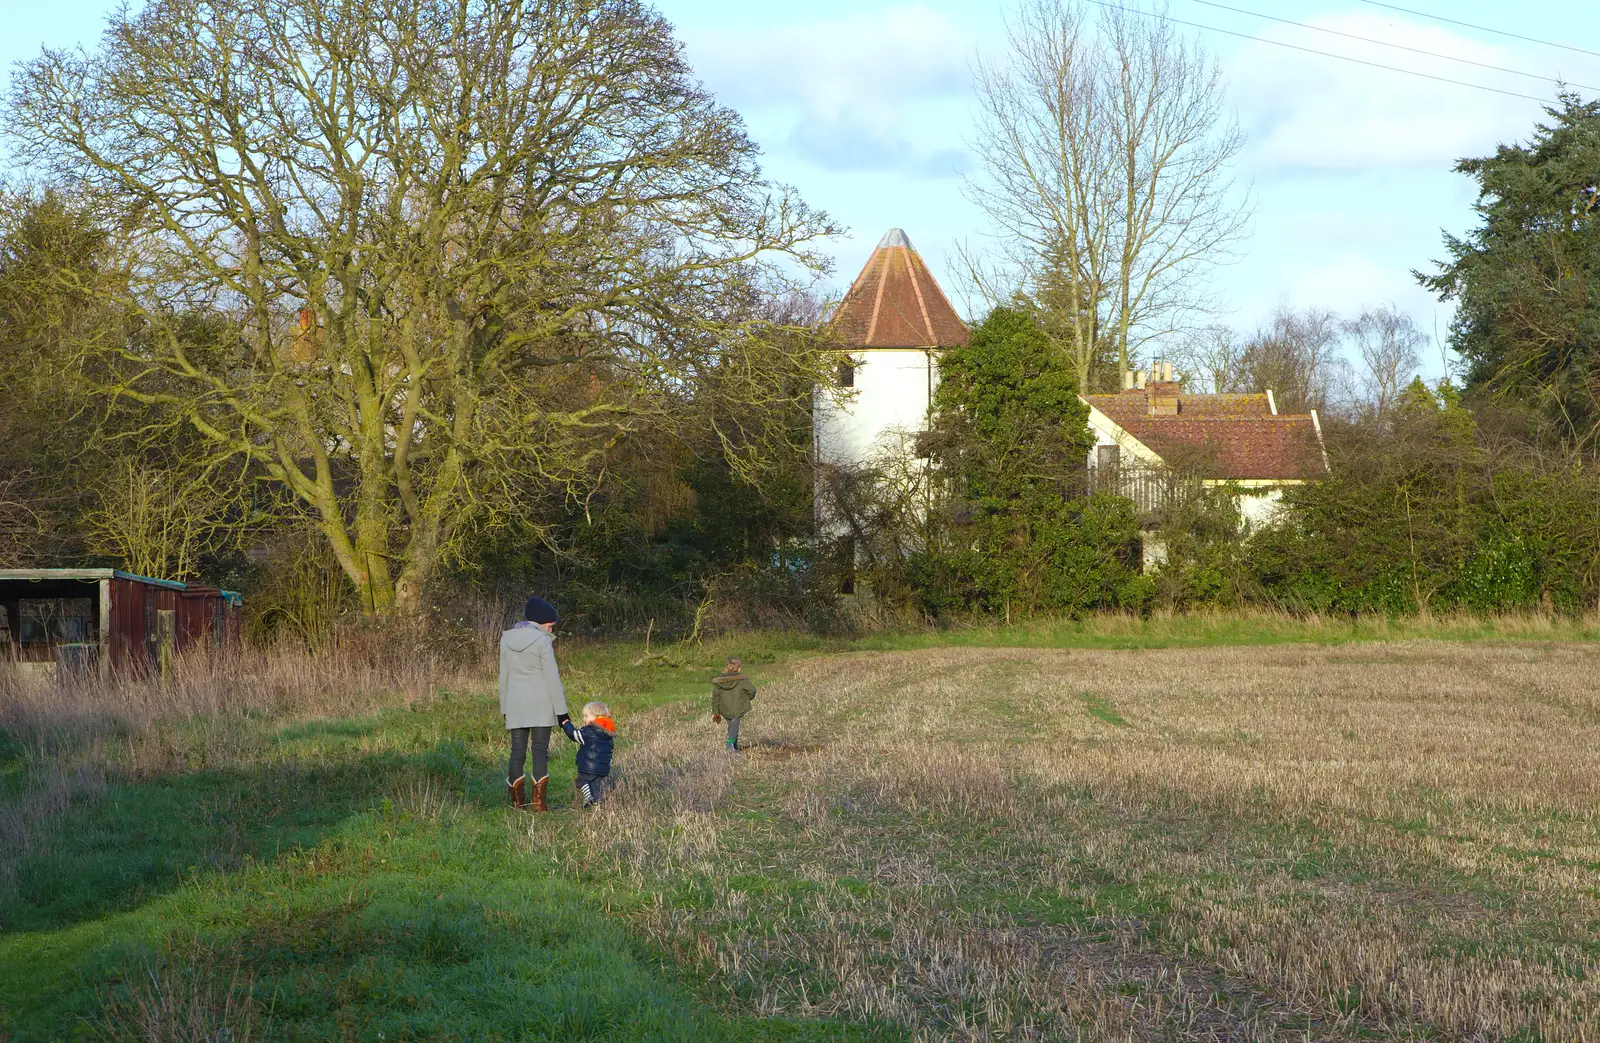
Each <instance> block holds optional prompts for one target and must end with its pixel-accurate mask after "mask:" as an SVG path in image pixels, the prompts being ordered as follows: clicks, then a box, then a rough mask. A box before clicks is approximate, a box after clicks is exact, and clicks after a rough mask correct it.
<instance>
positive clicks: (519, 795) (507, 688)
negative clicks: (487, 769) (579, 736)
mask: <svg viewBox="0 0 1600 1043" xmlns="http://www.w3.org/2000/svg"><path fill="white" fill-rule="evenodd" d="M522 615H523V621H522V622H521V623H518V624H517V625H516V626H514V627H512V628H511V629H510V630H507V631H506V632H505V633H504V634H502V635H501V636H500V712H501V713H502V714H504V715H505V718H506V730H507V731H509V732H510V733H511V762H510V764H508V765H507V767H506V789H507V790H508V791H509V792H510V795H511V805H512V807H515V808H526V807H528V806H530V805H531V806H532V807H533V810H535V811H549V810H550V807H549V805H548V804H546V803H545V799H544V794H545V788H546V787H547V786H548V785H549V783H550V772H549V760H550V729H551V728H554V727H555V726H556V725H558V724H565V723H566V722H568V721H569V720H571V718H570V717H568V716H567V696H566V692H565V691H564V690H563V689H562V687H561V672H560V671H559V670H558V669H556V648H555V636H554V635H555V629H556V620H557V616H556V610H555V607H554V606H553V605H551V604H550V603H549V602H548V601H545V600H544V599H543V598H529V599H528V604H527V605H526V606H525V607H524V609H523V613H522ZM530 747H531V752H532V754H533V764H532V770H531V771H530V772H529V773H528V774H526V775H524V774H523V773H522V762H523V758H524V757H525V756H526V755H527V753H528V752H529V751H530ZM530 795H531V798H532V799H531V800H530V799H529V798H530Z"/></svg>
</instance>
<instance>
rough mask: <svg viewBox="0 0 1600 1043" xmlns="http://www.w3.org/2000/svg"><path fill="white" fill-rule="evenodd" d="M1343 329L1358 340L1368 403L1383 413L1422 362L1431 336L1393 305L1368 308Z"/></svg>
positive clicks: (1380, 413)
mask: <svg viewBox="0 0 1600 1043" xmlns="http://www.w3.org/2000/svg"><path fill="white" fill-rule="evenodd" d="M1344 330H1345V333H1346V335H1348V336H1349V338H1350V339H1351V340H1352V341H1353V342H1354V343H1355V348H1356V356H1357V359H1358V360H1359V362H1360V364H1361V383H1362V392H1363V398H1364V399H1365V402H1366V405H1367V406H1368V407H1370V408H1371V409H1372V411H1373V412H1374V413H1376V414H1377V415H1379V416H1382V415H1384V414H1386V413H1388V412H1389V410H1390V409H1391V408H1393V406H1394V404H1395V401H1396V400H1397V399H1398V398H1399V397H1400V392H1401V391H1402V390H1404V388H1405V386H1406V385H1407V384H1409V383H1411V378H1412V377H1413V376H1415V375H1416V372H1417V368H1418V367H1419V366H1421V365H1422V355H1421V351H1422V349H1423V348H1424V347H1425V346H1426V345H1427V343H1428V336H1427V334H1425V333H1423V332H1422V330H1420V329H1418V328H1417V324H1416V322H1415V321H1414V320H1413V319H1412V318H1411V316H1409V315H1406V314H1404V313H1402V312H1399V311H1396V310H1395V309H1394V308H1393V307H1392V306H1391V307H1384V308H1371V309H1368V310H1367V311H1364V312H1362V313H1361V314H1360V315H1359V316H1357V317H1356V318H1354V319H1352V320H1350V321H1349V322H1347V323H1345V326H1344Z"/></svg>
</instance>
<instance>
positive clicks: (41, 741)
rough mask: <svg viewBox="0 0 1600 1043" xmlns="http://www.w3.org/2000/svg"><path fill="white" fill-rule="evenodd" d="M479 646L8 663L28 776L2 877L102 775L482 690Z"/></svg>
mask: <svg viewBox="0 0 1600 1043" xmlns="http://www.w3.org/2000/svg"><path fill="white" fill-rule="evenodd" d="M482 644H483V642H482V641H481V640H474V639H473V638H472V637H470V636H468V637H466V638H465V639H463V640H462V641H461V642H460V643H458V644H456V645H451V644H448V643H441V642H438V641H430V640H426V639H419V638H418V637H417V635H407V634H404V633H391V634H384V633H365V632H360V631H352V632H346V633H344V634H342V635H341V636H340V638H339V640H337V641H335V642H333V643H330V644H329V645H327V646H325V647H322V648H319V649H316V650H314V651H311V650H307V649H306V647H305V646H303V645H298V644H292V643H285V644H281V645H278V646H276V647H273V648H265V649H263V648H254V647H250V646H236V647H230V648H223V649H211V648H207V647H203V646H202V647H200V648H198V649H196V650H195V651H193V652H190V653H188V654H185V655H183V656H180V657H178V659H177V660H176V662H175V664H174V666H173V669H172V672H171V675H170V676H169V677H168V678H167V679H166V680H164V681H163V680H162V679H161V678H160V677H157V676H152V675H134V676H114V677H111V678H107V679H101V678H99V677H92V676H91V677H78V678H74V677H70V676H69V677H67V678H64V679H62V681H61V682H59V683H58V682H57V681H55V680H54V679H48V680H47V679H43V678H40V677H34V676H28V675H24V674H22V673H20V672H17V671H16V670H14V669H11V668H9V667H7V666H6V664H3V663H0V737H9V739H10V741H11V742H12V743H13V745H15V746H19V747H20V749H21V750H22V753H23V759H24V760H25V761H26V776H27V777H26V779H25V781H24V784H23V785H22V786H20V787H19V788H17V789H16V790H15V791H14V792H11V793H6V792H4V791H3V790H0V884H3V883H5V882H7V881H8V880H10V879H11V878H12V877H13V875H14V873H15V869H16V866H17V865H18V864H19V863H20V862H21V861H22V860H23V859H24V858H26V857H27V856H28V855H29V854H30V853H32V852H34V851H35V850H37V840H38V838H39V837H40V836H42V835H44V834H46V833H48V832H49V831H50V829H51V828H52V827H51V825H50V820H51V819H52V818H53V817H55V816H57V815H59V814H61V813H62V812H63V811H65V810H66V809H67V807H69V806H70V805H71V803H72V802H73V801H75V800H78V799H83V798H92V797H94V796H97V795H98V794H100V793H101V792H103V791H104V789H105V785H106V775H107V771H108V770H110V771H112V772H114V773H117V774H120V775H123V776H127V777H134V778H139V777H150V776H154V775H160V774H165V773H169V772H183V771H194V770H202V769H216V768H226V767H231V766H234V765H237V764H239V763H243V762H246V761H249V760H251V759H253V758H254V757H255V756H256V754H257V753H258V748H259V746H260V742H261V739H260V735H259V729H257V728H253V727H251V726H250V725H251V722H252V721H253V720H254V721H273V722H277V723H282V722H285V721H293V720H297V719H319V718H340V717H348V716H352V715H357V714H362V713H367V712H370V711H372V710H374V709H377V708H378V707H381V706H394V705H410V704H414V703H417V702H421V701H425V700H427V699H429V698H431V697H432V696H433V695H434V694H435V693H436V692H437V691H439V690H440V689H441V688H445V689H449V688H454V689H458V690H459V689H473V688H476V689H482V688H483V687H485V686H486V684H488V683H489V682H487V681H486V680H485V677H486V675H487V673H488V670H487V667H485V665H484V653H483V649H482V647H480V646H481V645H482ZM402 796H408V795H402ZM410 796H416V795H410ZM418 799H420V800H421V802H422V804H423V805H424V807H423V808H422V809H421V811H425V812H426V813H428V814H430V815H433V814H436V813H437V811H438V809H437V808H434V807H432V805H431V803H430V799H431V798H429V797H428V796H427V795H422V796H420V797H418ZM419 813H421V812H419Z"/></svg>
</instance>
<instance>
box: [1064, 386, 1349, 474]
mask: <svg viewBox="0 0 1600 1043" xmlns="http://www.w3.org/2000/svg"><path fill="white" fill-rule="evenodd" d="M1085 398H1086V400H1087V401H1088V403H1089V404H1090V405H1092V406H1094V407H1095V408H1096V409H1098V410H1100V412H1102V413H1104V414H1105V415H1106V416H1107V417H1109V418H1110V419H1111V420H1112V421H1114V422H1115V423H1116V424H1117V426H1119V427H1121V428H1122V429H1123V430H1124V431H1126V432H1128V434H1130V435H1132V436H1133V437H1134V438H1136V439H1138V440H1139V441H1140V442H1141V443H1143V444H1144V445H1145V446H1146V447H1147V448H1149V449H1150V451H1151V452H1153V453H1155V454H1156V455H1157V456H1159V457H1161V458H1163V459H1169V458H1171V457H1173V456H1174V455H1181V454H1183V453H1185V452H1195V453H1199V454H1202V455H1203V456H1204V457H1208V458H1209V460H1208V463H1209V467H1208V470H1209V471H1210V472H1211V473H1210V474H1209V475H1208V477H1211V478H1223V479H1296V478H1313V477H1317V476H1319V475H1322V474H1324V473H1326V465H1325V464H1324V463H1323V458H1322V446H1321V443H1320V442H1319V440H1318V438H1317V429H1316V423H1315V421H1313V420H1312V419H1311V414H1309V413H1289V414H1282V415H1279V416H1273V415H1272V413H1271V411H1270V409H1269V408H1268V406H1267V396H1266V395H1180V396H1179V404H1178V415H1177V416H1152V415H1150V412H1149V408H1148V406H1147V404H1146V401H1145V396H1144V392H1142V391H1135V392H1123V393H1122V394H1120V395H1087V396H1085Z"/></svg>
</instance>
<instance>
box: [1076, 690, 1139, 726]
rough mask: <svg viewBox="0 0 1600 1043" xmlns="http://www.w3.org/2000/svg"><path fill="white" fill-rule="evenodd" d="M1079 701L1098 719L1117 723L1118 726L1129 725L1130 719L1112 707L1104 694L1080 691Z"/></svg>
mask: <svg viewBox="0 0 1600 1043" xmlns="http://www.w3.org/2000/svg"><path fill="white" fill-rule="evenodd" d="M1078 701H1079V702H1081V703H1082V704H1083V709H1084V712H1085V713H1087V714H1088V715H1089V716H1090V717H1093V718H1094V719H1095V720H1097V721H1104V722H1105V723H1107V724H1112V725H1116V726H1117V727H1118V728H1126V727H1128V719H1127V718H1126V717H1124V716H1122V715H1121V714H1120V713H1118V712H1117V711H1116V710H1114V709H1112V708H1111V703H1110V702H1109V701H1107V700H1106V698H1105V697H1104V696H1100V695H1095V694H1094V693H1093V692H1079V693H1078Z"/></svg>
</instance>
